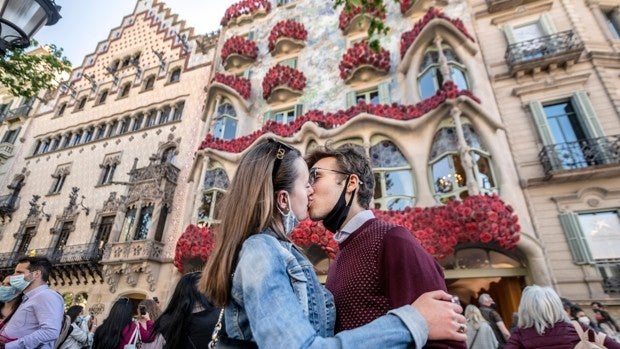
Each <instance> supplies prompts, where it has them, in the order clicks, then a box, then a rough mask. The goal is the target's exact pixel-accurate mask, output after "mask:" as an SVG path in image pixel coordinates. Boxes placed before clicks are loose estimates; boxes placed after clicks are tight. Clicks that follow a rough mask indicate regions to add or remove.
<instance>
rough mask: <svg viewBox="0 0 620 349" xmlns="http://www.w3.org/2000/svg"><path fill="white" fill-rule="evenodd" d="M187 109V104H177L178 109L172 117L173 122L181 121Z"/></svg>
mask: <svg viewBox="0 0 620 349" xmlns="http://www.w3.org/2000/svg"><path fill="white" fill-rule="evenodd" d="M184 108H185V102H184V101H182V102H179V103H177V105H176V107H175V108H174V115H173V116H172V120H175V121H176V120H181V117H182V116H183V109H184Z"/></svg>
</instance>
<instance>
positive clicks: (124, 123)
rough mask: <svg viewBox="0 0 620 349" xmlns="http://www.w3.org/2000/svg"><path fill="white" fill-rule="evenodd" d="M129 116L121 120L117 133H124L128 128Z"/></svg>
mask: <svg viewBox="0 0 620 349" xmlns="http://www.w3.org/2000/svg"><path fill="white" fill-rule="evenodd" d="M129 121H130V119H129V117H125V118H124V119H123V120H122V121H121V128H120V130H119V131H118V134H121V135H122V134H124V133H126V132H127V131H128V130H129Z"/></svg>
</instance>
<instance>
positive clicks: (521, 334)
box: [504, 285, 620, 349]
mask: <svg viewBox="0 0 620 349" xmlns="http://www.w3.org/2000/svg"><path fill="white" fill-rule="evenodd" d="M517 326H518V327H517V328H515V329H514V330H513V331H512V333H511V335H510V339H508V343H506V346H505V347H504V349H534V348H548V349H573V348H574V347H575V346H576V345H577V344H578V343H579V342H580V341H581V338H580V335H579V334H578V332H577V330H578V329H579V328H580V329H581V331H580V332H586V333H585V337H589V338H590V339H595V338H596V337H597V336H596V334H595V333H594V331H593V330H588V328H587V327H585V326H582V325H580V324H579V323H578V322H577V321H574V322H572V323H571V320H570V319H569V318H568V315H567V313H566V311H565V310H564V307H563V305H562V301H561V300H560V297H559V296H558V294H557V293H555V291H554V290H553V289H551V288H549V287H541V286H536V285H533V286H528V287H526V288H525V289H524V290H523V295H521V304H519V324H518V325H517ZM577 326H579V328H578V327H577ZM603 344H604V345H605V347H606V348H608V349H620V344H618V343H617V342H615V341H614V340H612V339H611V338H609V337H605V340H604V343H603Z"/></svg>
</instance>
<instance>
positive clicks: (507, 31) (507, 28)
mask: <svg viewBox="0 0 620 349" xmlns="http://www.w3.org/2000/svg"><path fill="white" fill-rule="evenodd" d="M502 29H503V30H504V35H505V36H506V41H507V42H508V45H510V44H514V43H516V42H517V38H516V37H515V33H514V31H513V30H512V26H511V25H510V24H506V25H504V26H503V27H502Z"/></svg>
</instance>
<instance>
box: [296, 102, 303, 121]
mask: <svg viewBox="0 0 620 349" xmlns="http://www.w3.org/2000/svg"><path fill="white" fill-rule="evenodd" d="M302 115H304V105H303V104H296V105H295V118H298V117H300V116H302Z"/></svg>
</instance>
